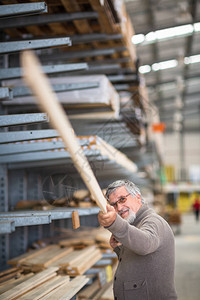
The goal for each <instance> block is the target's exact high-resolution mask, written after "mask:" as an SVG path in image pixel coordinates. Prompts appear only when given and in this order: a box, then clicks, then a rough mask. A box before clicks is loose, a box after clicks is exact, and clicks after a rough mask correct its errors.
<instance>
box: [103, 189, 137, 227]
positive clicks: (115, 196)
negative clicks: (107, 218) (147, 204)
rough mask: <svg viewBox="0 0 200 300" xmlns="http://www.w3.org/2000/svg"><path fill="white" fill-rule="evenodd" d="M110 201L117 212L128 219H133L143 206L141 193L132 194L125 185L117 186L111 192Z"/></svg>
mask: <svg viewBox="0 0 200 300" xmlns="http://www.w3.org/2000/svg"><path fill="white" fill-rule="evenodd" d="M109 203H110V204H111V205H112V206H114V208H115V210H116V212H117V213H118V214H119V215H120V216H121V217H122V218H123V219H125V220H127V221H133V219H134V217H135V214H136V213H137V211H138V210H139V209H140V207H141V206H142V203H141V197H140V195H137V196H135V197H134V196H132V195H131V194H130V193H128V192H127V190H126V188H125V187H124V186H121V187H119V188H117V189H116V190H115V191H114V192H113V193H111V194H110V196H109ZM114 204H115V205H114ZM130 218H131V220H130Z"/></svg>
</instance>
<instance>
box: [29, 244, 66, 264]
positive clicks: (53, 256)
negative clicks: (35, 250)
mask: <svg viewBox="0 0 200 300" xmlns="http://www.w3.org/2000/svg"><path fill="white" fill-rule="evenodd" d="M71 251H72V248H64V249H62V248H60V247H59V246H57V245H55V246H54V248H51V249H50V250H48V251H46V252H44V253H42V254H41V255H40V256H39V255H38V256H34V257H32V258H29V259H26V260H25V261H24V262H23V265H27V266H35V267H43V268H46V267H48V265H50V264H51V263H53V262H54V261H56V260H58V259H59V258H61V257H63V256H65V255H67V254H68V253H70V252H71Z"/></svg>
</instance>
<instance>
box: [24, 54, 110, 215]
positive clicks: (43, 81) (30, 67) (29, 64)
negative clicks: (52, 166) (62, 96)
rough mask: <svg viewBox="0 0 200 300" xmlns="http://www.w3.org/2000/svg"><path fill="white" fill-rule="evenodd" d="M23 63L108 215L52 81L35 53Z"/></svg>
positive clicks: (99, 204)
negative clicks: (50, 81) (50, 82)
mask: <svg viewBox="0 0 200 300" xmlns="http://www.w3.org/2000/svg"><path fill="white" fill-rule="evenodd" d="M21 64H22V67H23V69H24V79H25V81H26V82H27V84H28V85H29V87H30V88H31V89H32V91H33V93H34V94H35V95H36V98H37V100H38V103H39V104H40V106H41V107H42V109H43V110H45V111H46V112H47V113H48V114H49V117H50V121H51V123H52V125H53V126H54V127H55V129H57V130H58V132H59V133H60V135H61V137H62V139H63V142H64V143H65V144H66V146H67V148H68V151H69V153H70V155H71V158H72V160H73V162H74V164H75V166H76V168H77V170H78V172H79V173H80V175H81V177H82V179H83V180H84V182H85V184H86V186H87V187H88V189H89V191H90V193H91V194H92V196H93V197H94V199H95V201H96V203H97V205H98V206H99V207H100V208H101V209H102V211H103V212H106V204H107V201H106V199H105V198H104V196H103V193H102V191H101V188H100V186H99V184H98V182H97V180H96V178H95V176H94V174H93V171H92V169H91V167H90V165H89V163H88V161H87V158H86V157H85V155H84V153H83V151H82V149H81V147H80V145H79V144H78V142H77V140H76V136H75V133H74V131H73V128H72V126H71V124H70V121H69V119H68V117H67V115H66V114H65V111H64V109H63V108H62V106H61V105H60V104H59V102H58V99H57V97H56V95H55V93H53V91H52V88H51V86H50V84H49V82H48V79H47V78H46V76H45V75H44V73H43V72H42V68H41V66H40V63H39V61H38V59H37V57H36V56H35V55H34V53H33V52H31V51H28V50H27V51H24V52H22V55H21Z"/></svg>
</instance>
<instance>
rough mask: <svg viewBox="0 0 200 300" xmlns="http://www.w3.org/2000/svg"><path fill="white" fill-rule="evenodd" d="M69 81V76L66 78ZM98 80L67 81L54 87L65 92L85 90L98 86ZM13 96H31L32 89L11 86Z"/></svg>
mask: <svg viewBox="0 0 200 300" xmlns="http://www.w3.org/2000/svg"><path fill="white" fill-rule="evenodd" d="M66 81H67V78H66ZM98 87H99V83H98V82H81V83H66V84H52V89H53V90H54V92H56V93H59V92H65V91H74V90H84V89H92V88H98ZM11 90H12V95H13V97H22V96H31V95H32V94H33V93H32V91H31V90H30V89H29V88H28V87H25V86H16V87H13V88H11ZM11 104H12V103H11Z"/></svg>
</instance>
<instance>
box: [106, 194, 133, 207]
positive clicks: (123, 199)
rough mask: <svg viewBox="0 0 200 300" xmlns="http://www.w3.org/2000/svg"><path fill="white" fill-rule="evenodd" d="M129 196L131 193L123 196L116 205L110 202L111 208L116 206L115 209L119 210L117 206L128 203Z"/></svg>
mask: <svg viewBox="0 0 200 300" xmlns="http://www.w3.org/2000/svg"><path fill="white" fill-rule="evenodd" d="M128 196H130V193H129V194H128V195H126V196H122V197H121V198H119V200H117V201H116V202H115V203H110V202H109V204H110V205H111V206H114V208H117V204H118V203H119V204H123V203H125V202H126V201H127V198H128Z"/></svg>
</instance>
